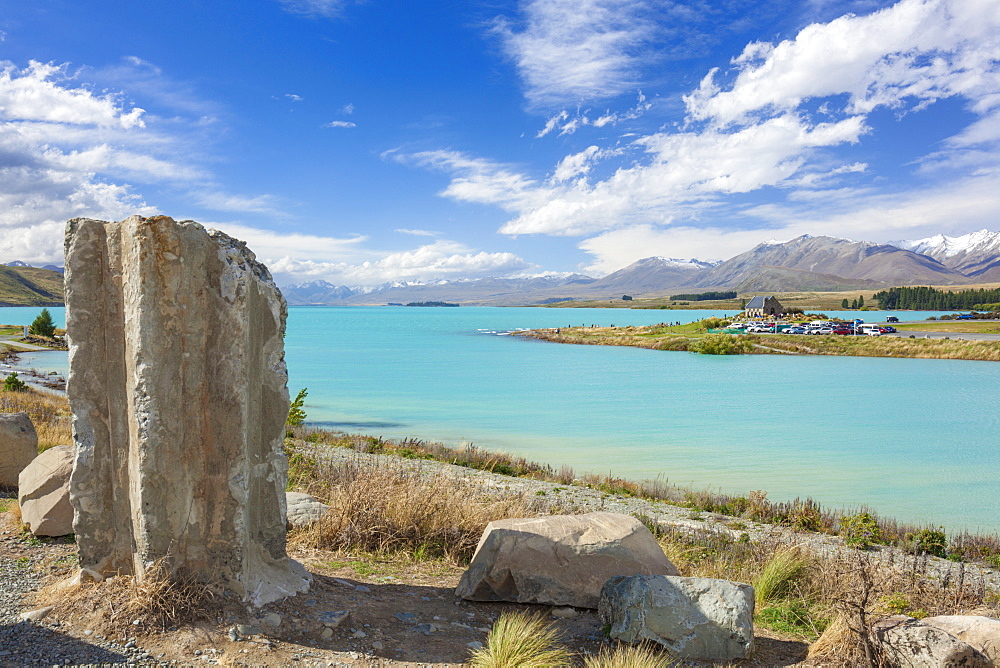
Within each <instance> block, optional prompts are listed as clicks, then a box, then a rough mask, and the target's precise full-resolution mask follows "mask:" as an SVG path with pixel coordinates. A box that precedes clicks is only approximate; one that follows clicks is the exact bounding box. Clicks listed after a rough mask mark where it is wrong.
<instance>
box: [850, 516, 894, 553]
mask: <svg viewBox="0 0 1000 668" xmlns="http://www.w3.org/2000/svg"><path fill="white" fill-rule="evenodd" d="M840 535H841V536H842V537H843V538H844V542H845V543H847V545H848V547H856V548H858V549H859V550H867V549H868V548H870V547H871V546H872V545H875V544H878V543H882V542H884V539H883V537H882V529H880V528H879V525H878V522H876V521H875V518H874V517H872V516H871V515H870V514H869V513H858V514H857V515H845V516H843V517H841V518H840Z"/></svg>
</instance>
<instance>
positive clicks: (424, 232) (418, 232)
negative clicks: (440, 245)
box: [394, 227, 440, 237]
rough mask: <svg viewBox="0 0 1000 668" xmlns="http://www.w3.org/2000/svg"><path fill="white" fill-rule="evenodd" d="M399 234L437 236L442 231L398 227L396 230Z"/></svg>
mask: <svg viewBox="0 0 1000 668" xmlns="http://www.w3.org/2000/svg"><path fill="white" fill-rule="evenodd" d="M394 231H395V232H398V233H399V234H410V235H412V236H415V237H436V236H438V235H439V234H440V232H432V231H431V230H408V229H406V228H404V227H400V228H397V229H396V230H394Z"/></svg>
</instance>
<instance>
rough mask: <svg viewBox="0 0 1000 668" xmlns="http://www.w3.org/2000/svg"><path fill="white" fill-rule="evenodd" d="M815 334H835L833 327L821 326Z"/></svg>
mask: <svg viewBox="0 0 1000 668" xmlns="http://www.w3.org/2000/svg"><path fill="white" fill-rule="evenodd" d="M813 334H833V327H819V328H817V329H816V330H815V331H814V332H813Z"/></svg>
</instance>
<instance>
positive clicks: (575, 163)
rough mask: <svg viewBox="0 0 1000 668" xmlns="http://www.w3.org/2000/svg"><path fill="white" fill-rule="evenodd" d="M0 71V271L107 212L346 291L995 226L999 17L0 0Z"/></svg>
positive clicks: (751, 6) (831, 6)
mask: <svg viewBox="0 0 1000 668" xmlns="http://www.w3.org/2000/svg"><path fill="white" fill-rule="evenodd" d="M762 7H763V9H762ZM0 61H2V63H0V66H2V74H0V261H11V260H15V259H19V260H24V261H28V262H32V263H45V262H60V261H61V252H62V251H61V249H62V229H63V226H64V224H65V221H66V220H67V219H69V218H72V217H75V216H88V217H93V218H102V219H121V218H123V217H125V216H127V215H131V214H133V213H139V214H143V215H151V214H155V213H163V214H166V215H170V216H172V217H174V218H176V219H194V220H197V221H199V222H202V223H204V224H206V225H208V226H211V227H217V228H219V229H222V230H224V231H226V232H228V233H229V234H232V235H234V236H237V237H239V238H242V239H244V240H246V241H247V242H248V243H249V244H250V247H251V248H252V249H253V250H254V251H255V252H256V254H257V256H258V257H259V258H261V259H262V260H264V261H265V262H266V263H267V264H268V266H269V267H270V268H271V269H272V271H273V272H274V273H275V275H276V278H277V279H278V282H279V284H288V283H297V282H304V281H309V280H315V279H324V280H327V281H330V282H332V283H335V284H344V285H351V286H359V285H375V284H379V283H383V282H386V281H396V280H400V281H426V280H434V279H440V278H448V279H457V278H477V277H482V276H520V275H537V274H544V273H566V272H584V273H589V274H591V275H603V274H606V273H609V272H611V271H614V270H616V269H619V268H621V267H623V266H625V265H627V264H629V263H631V262H633V261H635V260H637V259H639V258H642V257H648V256H650V255H664V256H667V257H675V258H688V257H695V258H699V259H703V260H709V259H725V258H728V257H731V256H732V255H735V254H737V253H739V252H742V251H744V250H747V249H749V248H750V247H752V246H754V245H755V244H757V243H759V242H761V241H765V240H770V239H779V240H785V239H790V238H793V237H795V236H798V235H800V234H813V235H820V234H828V235H832V236H839V237H847V238H852V239H859V240H871V241H889V240H895V239H916V238H921V237H925V236H929V235H932V234H936V233H945V234H949V235H958V234H963V233H967V232H971V231H975V230H978V229H982V228H988V229H991V230H994V231H995V230H998V229H1000V222H998V221H1000V216H998V214H1000V178H998V174H1000V3H997V2H996V0H902V1H901V2H898V3H891V2H878V1H875V0H856V1H853V2H852V1H850V0H847V1H844V0H840V1H837V2H833V1H830V0H801V1H798V2H790V1H785V0H773V1H772V2H768V3H759V2H742V1H738V0H729V1H716V2H704V1H701V0H694V1H690V2H673V1H668V0H628V1H627V0H521V1H515V0H465V1H463V2H455V1H444V0H423V1H422V2H400V1H398V0H397V1H389V0H246V1H244V2H232V1H230V0H218V1H213V2H206V1H204V0H174V2H171V3H134V2H122V1H118V2H107V1H106V0H104V1H100V2H98V1H94V0H74V1H72V2H71V1H69V0H34V1H32V2H23V1H21V0H0Z"/></svg>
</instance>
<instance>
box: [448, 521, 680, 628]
mask: <svg viewBox="0 0 1000 668" xmlns="http://www.w3.org/2000/svg"><path fill="white" fill-rule="evenodd" d="M637 574H643V575H677V569H676V568H674V565H673V564H672V563H670V560H669V559H667V557H666V555H665V554H663V550H662V549H661V548H660V546H659V544H657V542H656V539H655V538H653V535H652V534H651V533H650V532H649V529H647V528H646V527H645V526H643V524H642V522H640V521H639V520H637V519H635V518H634V517H629V516H628V515H619V514H617V513H601V512H598V513H588V514H586V515H554V516H551V517H536V518H530V519H510V520H499V521H496V522H490V523H489V525H488V526H487V527H486V531H484V532H483V536H482V538H480V540H479V546H478V547H477V548H476V552H475V554H474V555H473V557H472V563H470V564H469V568H468V570H466V571H465V573H464V574H463V575H462V578H461V580H460V581H459V583H458V588H457V589H456V590H455V593H456V595H458V596H460V597H462V598H465V599H468V600H471V601H510V602H514V603H543V604H547V605H571V606H575V607H578V608H596V607H597V603H598V600H599V598H600V593H601V587H603V586H604V583H605V582H607V580H608V578H611V577H613V576H615V575H637Z"/></svg>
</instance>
